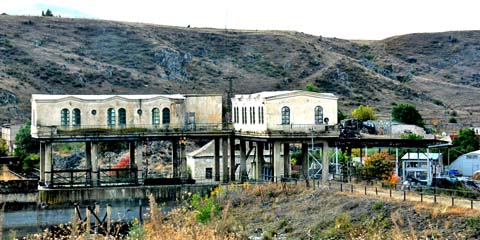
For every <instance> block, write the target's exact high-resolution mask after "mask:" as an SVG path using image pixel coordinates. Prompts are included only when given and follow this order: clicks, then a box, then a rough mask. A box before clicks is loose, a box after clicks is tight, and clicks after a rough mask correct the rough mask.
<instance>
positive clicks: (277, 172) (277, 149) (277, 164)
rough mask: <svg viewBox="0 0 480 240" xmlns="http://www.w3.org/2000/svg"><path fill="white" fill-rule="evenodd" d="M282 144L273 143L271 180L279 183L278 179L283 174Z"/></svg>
mask: <svg viewBox="0 0 480 240" xmlns="http://www.w3.org/2000/svg"><path fill="white" fill-rule="evenodd" d="M281 147H282V144H281V143H280V142H278V141H276V142H274V143H273V162H274V164H273V180H274V181H280V178H281V177H282V176H283V175H284V174H285V172H284V169H285V167H284V164H283V159H282V158H281V155H280V153H281Z"/></svg>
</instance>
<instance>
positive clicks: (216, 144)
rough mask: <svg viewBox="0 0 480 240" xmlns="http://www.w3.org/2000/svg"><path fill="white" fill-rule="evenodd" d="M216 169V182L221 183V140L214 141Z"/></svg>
mask: <svg viewBox="0 0 480 240" xmlns="http://www.w3.org/2000/svg"><path fill="white" fill-rule="evenodd" d="M213 160H214V168H215V181H220V139H219V138H215V139H214V154H213Z"/></svg>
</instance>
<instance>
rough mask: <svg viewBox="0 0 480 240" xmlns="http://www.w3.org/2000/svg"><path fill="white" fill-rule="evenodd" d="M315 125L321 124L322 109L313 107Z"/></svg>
mask: <svg viewBox="0 0 480 240" xmlns="http://www.w3.org/2000/svg"><path fill="white" fill-rule="evenodd" d="M315 124H323V108H322V107H320V106H316V107H315Z"/></svg>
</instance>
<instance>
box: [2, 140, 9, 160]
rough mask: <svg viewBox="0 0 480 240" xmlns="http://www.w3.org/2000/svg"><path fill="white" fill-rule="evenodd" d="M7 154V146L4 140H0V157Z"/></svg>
mask: <svg viewBox="0 0 480 240" xmlns="http://www.w3.org/2000/svg"><path fill="white" fill-rule="evenodd" d="M7 153H8V145H7V143H6V142H5V140H3V139H0V157H2V156H7Z"/></svg>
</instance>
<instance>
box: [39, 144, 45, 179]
mask: <svg viewBox="0 0 480 240" xmlns="http://www.w3.org/2000/svg"><path fill="white" fill-rule="evenodd" d="M45 157H46V156H45V142H40V184H45Z"/></svg>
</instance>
